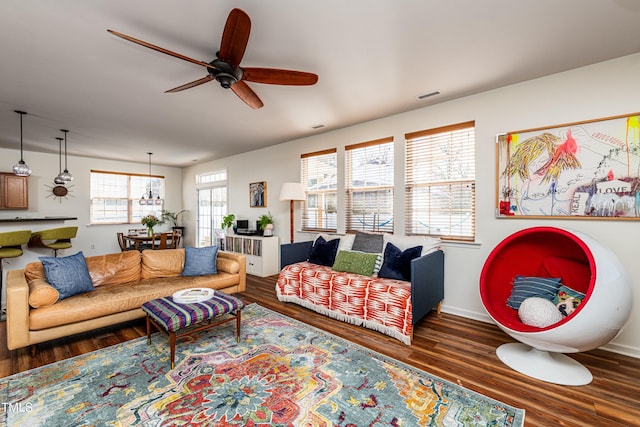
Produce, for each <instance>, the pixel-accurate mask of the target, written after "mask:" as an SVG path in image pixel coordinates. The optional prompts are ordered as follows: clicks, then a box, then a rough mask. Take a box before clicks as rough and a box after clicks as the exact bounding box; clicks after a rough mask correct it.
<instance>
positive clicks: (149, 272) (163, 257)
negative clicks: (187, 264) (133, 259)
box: [140, 248, 184, 279]
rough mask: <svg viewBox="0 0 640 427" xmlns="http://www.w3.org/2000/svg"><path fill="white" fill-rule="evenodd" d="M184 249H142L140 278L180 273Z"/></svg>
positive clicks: (172, 275) (171, 275) (179, 274)
mask: <svg viewBox="0 0 640 427" xmlns="http://www.w3.org/2000/svg"><path fill="white" fill-rule="evenodd" d="M183 265H184V249H183V248H180V249H162V250H153V249H145V250H144V251H142V270H141V272H140V277H141V278H142V279H154V278H157V277H174V276H181V275H182V266H183Z"/></svg>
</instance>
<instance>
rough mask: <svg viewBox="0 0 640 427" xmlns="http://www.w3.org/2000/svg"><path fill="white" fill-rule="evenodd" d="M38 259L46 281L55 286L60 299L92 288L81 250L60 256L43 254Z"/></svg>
mask: <svg viewBox="0 0 640 427" xmlns="http://www.w3.org/2000/svg"><path fill="white" fill-rule="evenodd" d="M39 259H40V261H41V262H42V266H43V267H44V274H45V276H46V278H47V282H49V283H50V284H51V286H53V287H54V288H56V290H57V291H58V294H59V298H60V299H65V298H68V297H70V296H73V295H77V294H80V293H83V292H90V291H92V290H93V284H92V283H91V276H90V275H89V270H88V269H87V263H86V262H85V260H84V255H83V254H82V251H80V252H78V253H77V254H75V255H70V256H66V257H61V258H54V257H48V256H43V257H39Z"/></svg>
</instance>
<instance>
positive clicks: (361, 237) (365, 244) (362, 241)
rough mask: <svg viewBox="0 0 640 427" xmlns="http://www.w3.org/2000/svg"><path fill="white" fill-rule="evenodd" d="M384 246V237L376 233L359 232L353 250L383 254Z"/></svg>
mask: <svg viewBox="0 0 640 427" xmlns="http://www.w3.org/2000/svg"><path fill="white" fill-rule="evenodd" d="M383 245H384V236H383V235H382V234H375V233H363V232H360V231H359V232H357V233H356V237H355V238H354V240H353V245H352V246H351V249H352V250H354V251H360V252H368V253H372V254H381V253H382V247H383Z"/></svg>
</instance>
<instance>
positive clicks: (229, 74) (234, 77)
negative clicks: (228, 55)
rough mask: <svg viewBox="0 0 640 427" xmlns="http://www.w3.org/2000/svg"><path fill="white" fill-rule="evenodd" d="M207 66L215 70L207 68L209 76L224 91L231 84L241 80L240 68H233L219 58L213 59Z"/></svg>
mask: <svg viewBox="0 0 640 427" xmlns="http://www.w3.org/2000/svg"><path fill="white" fill-rule="evenodd" d="M209 65H213V66H214V67H216V68H215V69H213V68H207V70H208V71H209V74H210V75H211V77H213V78H214V79H216V81H217V82H218V83H220V86H222V87H223V88H225V89H229V88H230V87H231V85H232V84H234V83H236V82H238V81H240V80H242V69H241V68H240V67H238V68H233V66H232V65H231V64H229V63H228V62H226V61H223V60H222V59H220V58H217V59H214V60H213V61H211V62H210V63H209Z"/></svg>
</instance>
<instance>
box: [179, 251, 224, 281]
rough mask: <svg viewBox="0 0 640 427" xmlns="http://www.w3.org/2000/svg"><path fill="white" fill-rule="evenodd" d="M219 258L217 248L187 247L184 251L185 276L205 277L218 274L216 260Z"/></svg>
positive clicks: (183, 271)
mask: <svg viewBox="0 0 640 427" xmlns="http://www.w3.org/2000/svg"><path fill="white" fill-rule="evenodd" d="M217 257H218V247H217V246H205V247H204V248H194V247H191V246H187V247H186V248H185V250H184V267H183V269H182V275H183V276H204V275H206V274H216V273H217V272H218V271H217V267H216V258H217Z"/></svg>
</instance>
